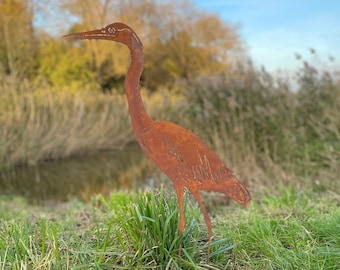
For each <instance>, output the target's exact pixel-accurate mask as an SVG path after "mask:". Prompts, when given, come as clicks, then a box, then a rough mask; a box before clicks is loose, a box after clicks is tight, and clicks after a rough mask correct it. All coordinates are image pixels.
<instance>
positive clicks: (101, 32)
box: [63, 28, 112, 39]
mask: <svg viewBox="0 0 340 270" xmlns="http://www.w3.org/2000/svg"><path fill="white" fill-rule="evenodd" d="M63 37H64V38H69V39H109V38H110V37H111V38H112V36H110V35H108V34H107V32H106V30H105V29H104V28H102V29H98V30H92V31H86V32H80V33H75V34H69V35H65V36H63Z"/></svg>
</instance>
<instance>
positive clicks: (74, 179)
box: [0, 143, 155, 203]
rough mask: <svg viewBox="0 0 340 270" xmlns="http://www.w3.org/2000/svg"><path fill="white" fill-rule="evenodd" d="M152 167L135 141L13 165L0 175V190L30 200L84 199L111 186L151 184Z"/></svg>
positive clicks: (115, 187) (123, 186) (113, 187)
mask: <svg viewBox="0 0 340 270" xmlns="http://www.w3.org/2000/svg"><path fill="white" fill-rule="evenodd" d="M153 171H155V167H154V166H153V165H152V164H151V162H150V161H148V160H147V159H146V158H145V156H144V154H143V153H142V152H141V150H140V147H139V146H138V145H137V143H131V144H129V145H127V146H126V148H124V149H123V150H121V151H105V152H99V153H93V154H89V155H85V156H78V157H73V158H69V159H63V160H59V161H53V162H43V163H40V164H38V165H36V166H31V167H16V168H15V169H13V170H11V171H9V172H2V173H1V176H0V186H1V189H0V193H5V194H16V195H21V196H24V197H25V198H27V199H28V201H30V202H36V203H40V202H46V201H49V202H52V203H57V202H61V201H67V200H69V199H71V198H74V197H77V198H78V199H80V200H84V201H86V200H88V199H89V197H90V196H91V195H93V194H97V193H101V194H103V195H108V194H109V193H110V192H111V191H112V190H114V189H129V190H138V189H139V188H141V187H145V186H148V185H154V183H153V182H154V177H153V173H152V172H153Z"/></svg>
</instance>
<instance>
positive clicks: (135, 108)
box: [125, 46, 152, 137]
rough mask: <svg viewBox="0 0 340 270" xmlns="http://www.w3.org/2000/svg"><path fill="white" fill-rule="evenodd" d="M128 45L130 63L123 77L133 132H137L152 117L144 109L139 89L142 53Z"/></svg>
mask: <svg viewBox="0 0 340 270" xmlns="http://www.w3.org/2000/svg"><path fill="white" fill-rule="evenodd" d="M128 47H129V50H130V54H131V64H130V67H129V70H128V72H127V74H126V78H125V92H126V97H127V101H128V104H129V111H130V116H131V122H132V127H133V129H134V131H135V133H139V131H142V130H143V129H144V128H146V127H148V126H149V125H150V124H152V119H151V118H150V117H149V115H148V114H147V112H146V110H145V107H144V105H143V102H142V98H141V95H140V90H139V80H140V77H141V74H142V70H143V65H144V55H143V50H142V48H141V47H137V48H136V46H131V47H130V46H128ZM137 137H138V136H137Z"/></svg>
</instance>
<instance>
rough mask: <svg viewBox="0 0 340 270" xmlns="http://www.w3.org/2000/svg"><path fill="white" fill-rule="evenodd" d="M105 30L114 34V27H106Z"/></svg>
mask: <svg viewBox="0 0 340 270" xmlns="http://www.w3.org/2000/svg"><path fill="white" fill-rule="evenodd" d="M107 32H109V33H110V34H114V33H115V32H116V28H114V27H110V28H109V29H107Z"/></svg>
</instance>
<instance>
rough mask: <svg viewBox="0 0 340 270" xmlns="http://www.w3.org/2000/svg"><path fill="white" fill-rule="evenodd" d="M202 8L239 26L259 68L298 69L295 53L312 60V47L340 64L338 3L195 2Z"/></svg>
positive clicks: (328, 0)
mask: <svg viewBox="0 0 340 270" xmlns="http://www.w3.org/2000/svg"><path fill="white" fill-rule="evenodd" d="M192 1H193V2H194V3H196V5H197V6H198V7H199V8H202V9H204V10H206V11H208V12H213V13H216V14H218V15H219V16H220V17H221V18H222V19H223V20H224V21H226V22H229V23H232V24H233V25H239V26H240V28H239V34H240V35H241V38H242V40H243V42H244V43H245V45H246V48H247V50H248V53H249V55H250V57H251V59H252V60H253V61H254V63H255V65H257V66H260V65H264V66H265V67H266V69H267V70H269V71H272V72H273V71H276V70H277V69H281V70H284V71H289V70H295V69H296V67H297V66H298V65H299V62H297V61H296V60H295V57H294V55H295V53H299V54H300V55H302V56H303V57H304V59H306V60H310V59H311V57H310V53H309V48H313V49H315V50H316V52H317V55H318V56H319V58H321V60H322V61H324V62H328V59H329V56H330V55H331V56H333V57H334V58H335V64H334V63H333V64H331V65H332V66H333V68H335V66H337V68H338V69H339V64H338V63H339V62H340V1H338V0H324V1H320V0H309V1H308V0H285V1H283V0H281V1H278V0H208V1H206V0H192Z"/></svg>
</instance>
